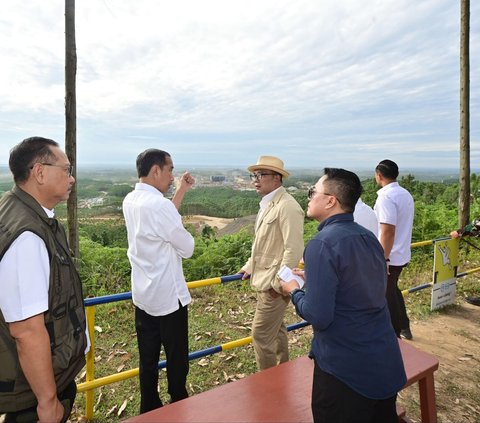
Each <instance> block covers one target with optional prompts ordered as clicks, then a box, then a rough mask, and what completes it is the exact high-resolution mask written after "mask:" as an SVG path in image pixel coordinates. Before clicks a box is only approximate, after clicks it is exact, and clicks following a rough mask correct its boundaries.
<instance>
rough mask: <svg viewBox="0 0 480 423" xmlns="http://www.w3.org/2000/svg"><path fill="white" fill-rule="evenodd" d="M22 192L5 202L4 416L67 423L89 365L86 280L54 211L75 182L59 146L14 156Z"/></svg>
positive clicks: (37, 141) (0, 212) (1, 273)
mask: <svg viewBox="0 0 480 423" xmlns="http://www.w3.org/2000/svg"><path fill="white" fill-rule="evenodd" d="M9 166H10V170H11V172H12V174H13V179H14V182H15V186H14V187H13V189H12V190H11V191H9V192H7V193H6V194H5V195H4V196H3V197H2V198H1V200H0V287H1V288H0V289H1V292H2V294H1V295H0V414H1V413H6V415H5V422H7V423H8V422H18V423H19V422H36V421H40V422H49V423H50V422H64V421H66V420H67V418H68V416H69V414H70V411H71V408H72V405H73V402H74V400H75V395H76V385H75V376H76V375H77V373H78V372H79V371H80V370H81V369H82V367H83V366H84V364H85V355H84V354H85V347H86V335H85V312H84V306H83V294H82V286H81V282H80V278H79V276H78V273H77V271H76V269H75V265H74V263H73V261H72V258H71V256H70V250H69V247H68V244H67V238H66V236H65V231H64V229H63V227H62V226H61V225H59V224H58V222H57V220H56V219H55V218H54V211H53V209H54V207H55V206H56V205H57V204H58V203H59V202H60V201H64V200H66V199H67V198H68V196H69V194H70V191H71V188H72V186H73V184H74V183H75V179H74V178H73V176H72V166H71V164H70V162H69V160H68V157H67V156H66V154H65V153H64V152H63V151H62V150H61V149H60V148H59V146H58V143H56V142H55V141H53V140H50V139H46V138H40V137H32V138H27V139H25V140H24V141H22V142H21V143H20V144H18V145H17V146H15V147H14V148H13V149H12V150H11V152H10V160H9Z"/></svg>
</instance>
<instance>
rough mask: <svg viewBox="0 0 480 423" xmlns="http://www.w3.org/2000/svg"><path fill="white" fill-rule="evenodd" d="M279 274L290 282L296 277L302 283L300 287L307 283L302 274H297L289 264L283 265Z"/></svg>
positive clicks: (282, 278) (285, 280)
mask: <svg viewBox="0 0 480 423" xmlns="http://www.w3.org/2000/svg"><path fill="white" fill-rule="evenodd" d="M277 275H278V277H279V278H280V279H281V280H282V281H283V282H290V281H291V280H292V279H295V280H296V281H297V282H298V284H299V285H300V288H303V285H304V284H305V281H304V280H303V279H302V278H301V277H300V276H297V275H295V274H294V273H293V272H292V269H290V267H288V266H282V267H281V268H280V270H279V271H278V273H277Z"/></svg>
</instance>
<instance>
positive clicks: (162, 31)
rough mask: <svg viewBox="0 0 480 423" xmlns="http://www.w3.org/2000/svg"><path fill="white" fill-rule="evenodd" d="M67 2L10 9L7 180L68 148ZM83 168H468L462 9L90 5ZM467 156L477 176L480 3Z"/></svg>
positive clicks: (262, 0)
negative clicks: (13, 164) (16, 154)
mask: <svg viewBox="0 0 480 423" xmlns="http://www.w3.org/2000/svg"><path fill="white" fill-rule="evenodd" d="M64 8H65V2H64V0H61V1H60V0H48V1H45V0H29V1H17V0H2V1H1V2H0V57H1V58H2V59H1V66H0V164H2V163H3V164H4V163H7V162H8V155H9V151H10V149H11V148H12V147H13V146H14V145H15V144H17V143H18V142H20V141H21V140H22V139H24V138H26V137H29V136H33V135H38V136H44V137H47V138H52V139H55V140H56V141H58V142H59V143H60V144H61V145H62V146H63V145H64V139H65V109H64V97H65V88H64V70H65V34H64V33H65V19H64V13H65V9H64ZM75 21H76V43H77V61H78V68H77V155H78V157H77V165H78V166H80V167H81V166H82V165H87V164H98V165H103V164H106V165H120V164H122V165H123V164H127V165H132V166H134V163H135V158H136V156H137V154H138V153H140V152H141V151H143V150H145V149H146V148H159V149H162V150H166V151H168V152H169V153H170V154H171V155H172V158H173V161H174V164H175V165H176V166H179V165H181V166H191V167H195V166H210V165H211V166H222V167H238V166H240V167H242V166H245V167H246V166H248V165H251V164H254V163H255V162H256V161H257V158H258V156H260V155H275V156H278V157H280V158H281V159H282V160H283V161H284V162H285V166H286V168H287V169H289V168H296V167H308V168H317V167H318V168H323V167H325V166H335V167H344V168H347V169H352V170H354V169H369V168H371V169H373V168H374V167H375V166H376V164H377V163H378V162H379V161H380V160H383V159H385V158H389V159H392V160H394V161H396V162H397V163H398V165H399V167H400V171H401V170H402V169H407V168H408V169H411V168H422V169H436V168H458V166H459V153H458V151H459V137H460V136H459V131H460V129H459V127H460V124H459V116H460V108H459V98H460V94H459V86H460V59H459V52H460V47H459V46H460V0H457V1H453V0H362V1H359V0H341V1H339V0H295V1H291V0H286V1H284V0H242V1H233V0H203V1H201V0H175V1H165V0H135V1H132V0H80V1H77V2H76V17H75ZM470 25H471V30H470V72H471V75H470V84H471V86H470V126H471V128H470V143H471V165H472V168H475V167H479V166H480V2H479V1H472V2H471V19H470Z"/></svg>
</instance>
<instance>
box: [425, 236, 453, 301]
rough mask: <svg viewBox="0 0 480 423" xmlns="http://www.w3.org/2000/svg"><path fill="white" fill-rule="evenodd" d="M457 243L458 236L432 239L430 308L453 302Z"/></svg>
mask: <svg viewBox="0 0 480 423" xmlns="http://www.w3.org/2000/svg"><path fill="white" fill-rule="evenodd" d="M459 244H460V242H459V240H458V238H456V239H447V240H438V241H434V244H433V245H434V254H433V288H432V301H431V306H430V308H431V309H432V310H436V309H439V308H441V307H444V306H446V305H448V304H453V303H454V302H455V288H456V277H457V270H458V246H459Z"/></svg>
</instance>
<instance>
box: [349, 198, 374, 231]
mask: <svg viewBox="0 0 480 423" xmlns="http://www.w3.org/2000/svg"><path fill="white" fill-rule="evenodd" d="M353 220H354V222H357V223H358V224H359V225H362V226H363V227H364V228H367V229H368V230H369V231H370V232H372V233H373V234H374V235H375V236H376V237H377V238H378V220H377V215H376V214H375V212H374V210H373V209H372V208H371V207H370V206H369V205H368V204H365V203H364V202H363V201H362V199H361V198H359V199H358V201H357V204H355V211H354V212H353Z"/></svg>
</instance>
